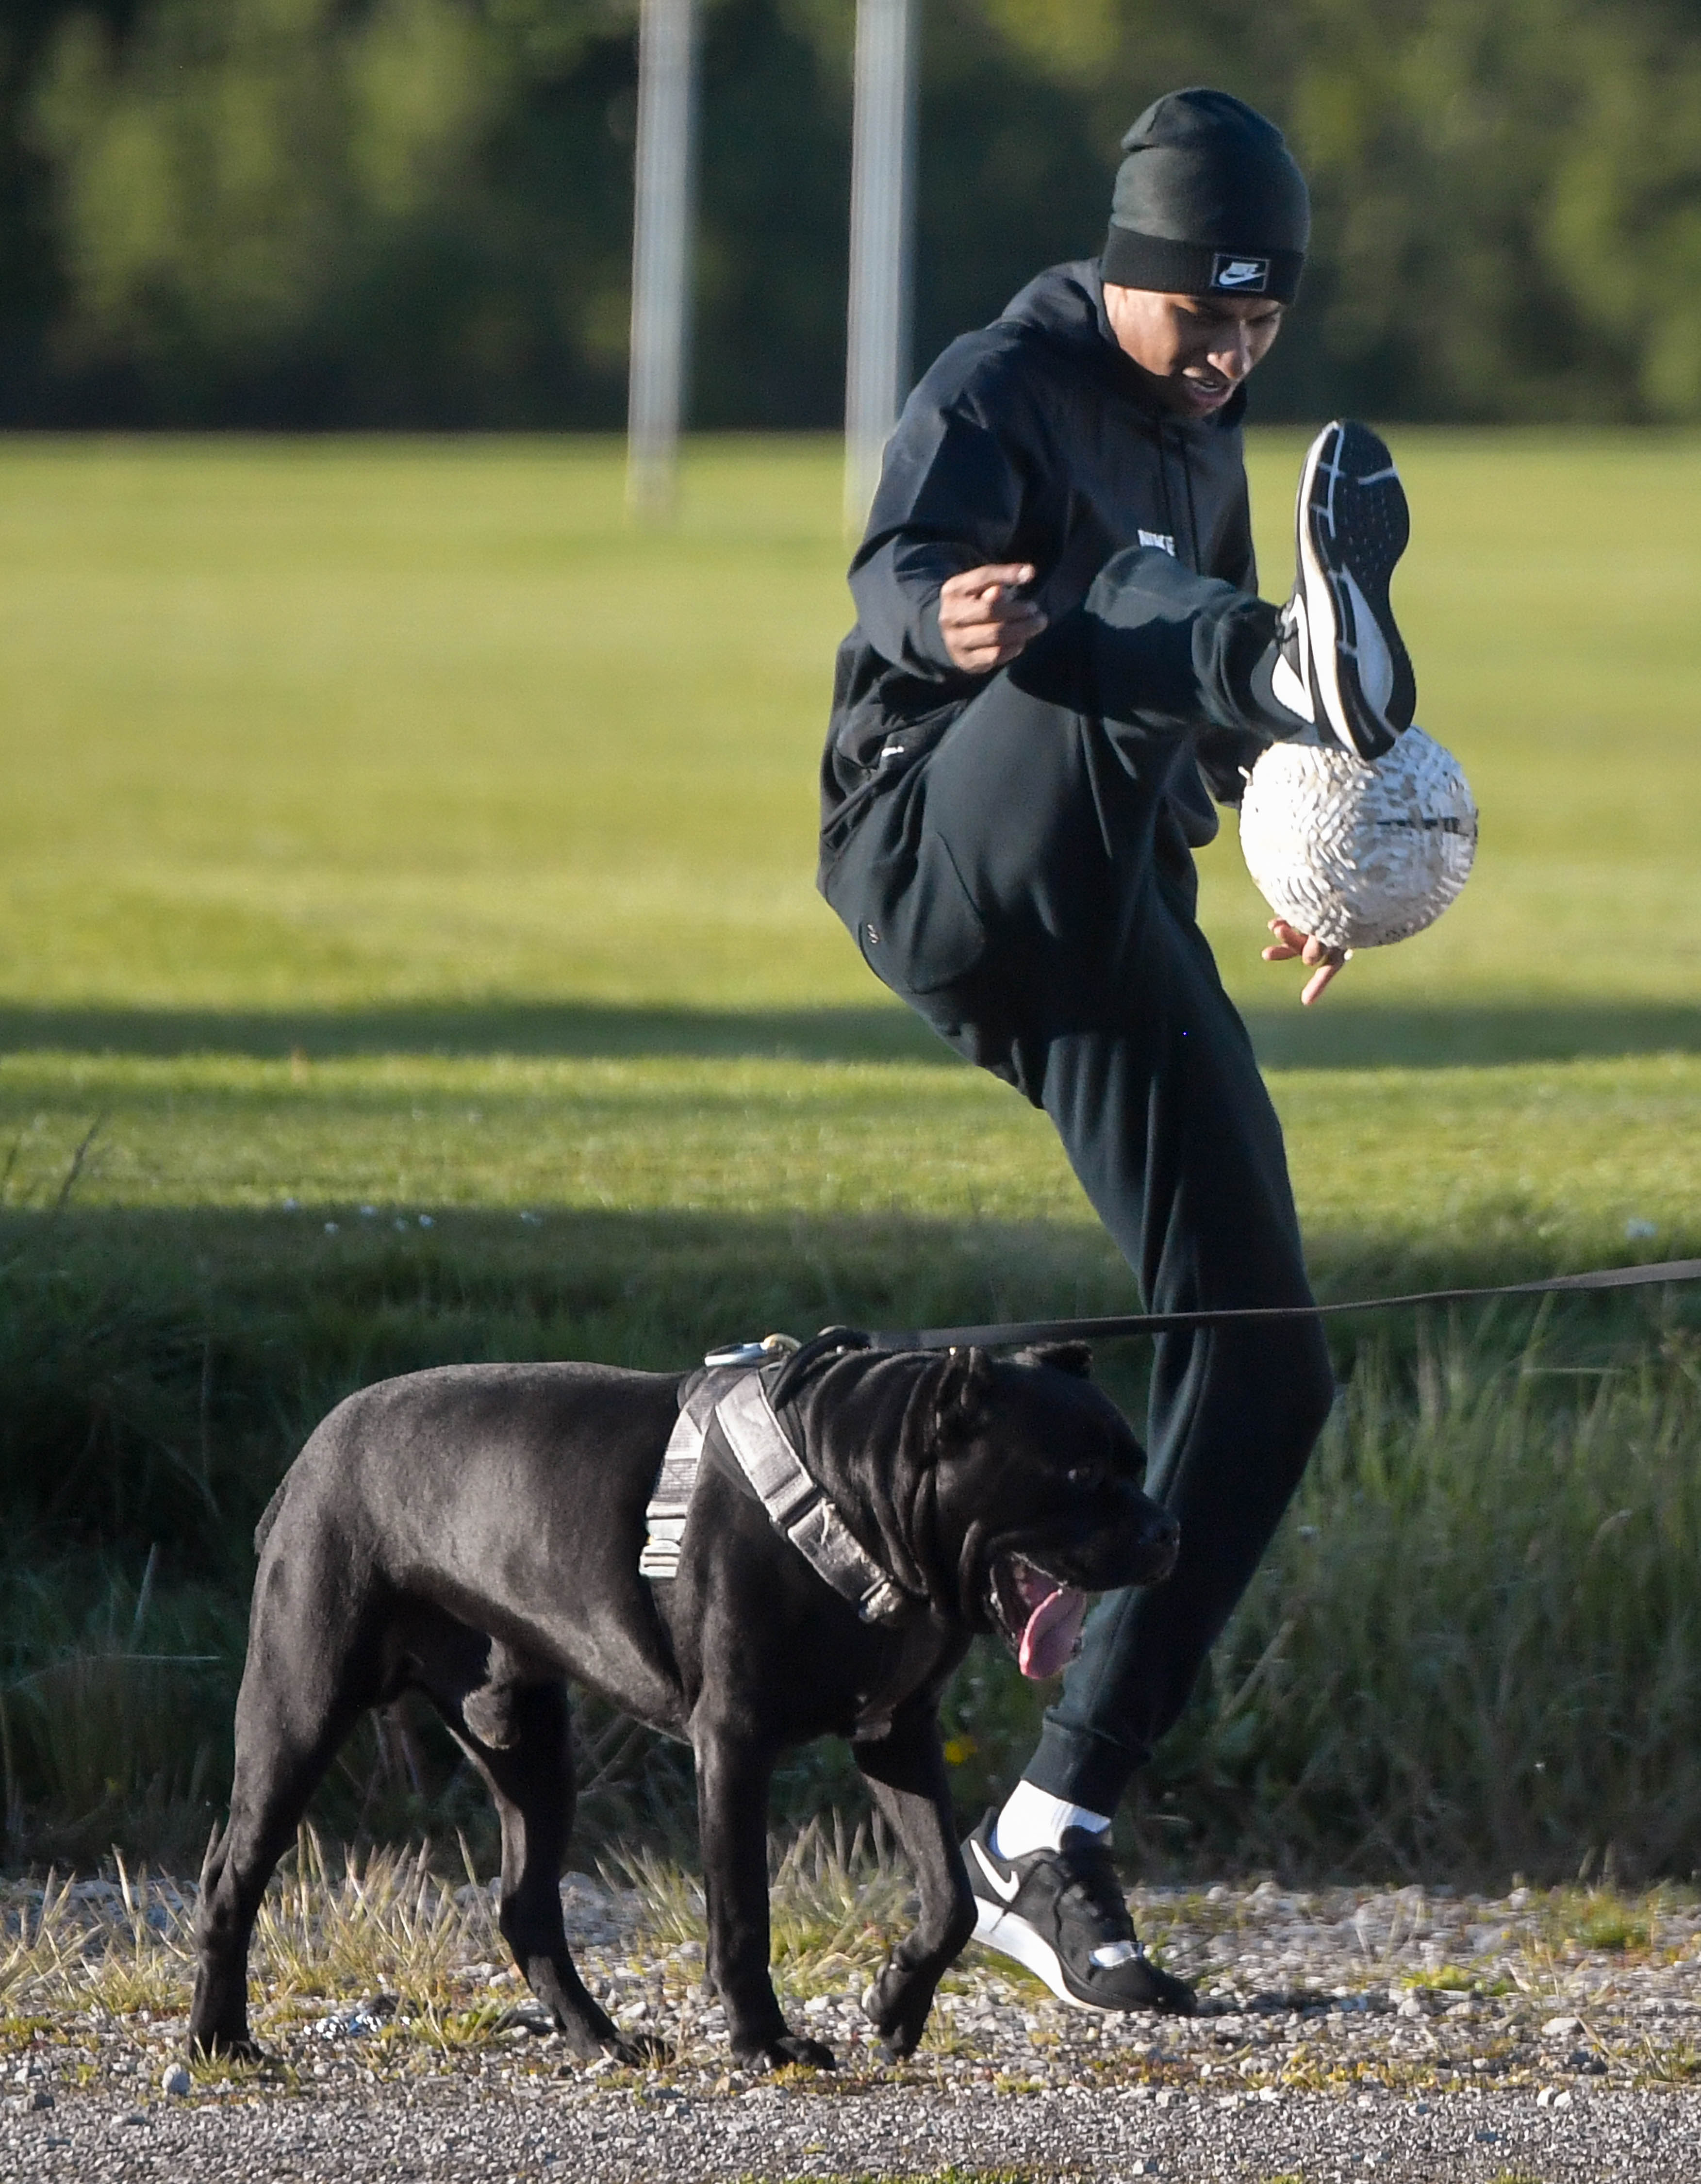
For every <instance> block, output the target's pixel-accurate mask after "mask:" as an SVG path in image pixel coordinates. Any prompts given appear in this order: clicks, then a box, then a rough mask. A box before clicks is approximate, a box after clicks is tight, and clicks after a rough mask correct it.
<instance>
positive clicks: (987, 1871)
mask: <svg viewBox="0 0 1701 2184" xmlns="http://www.w3.org/2000/svg"><path fill="white" fill-rule="evenodd" d="M969 1848H970V1849H971V1850H972V1851H973V1853H974V1856H975V1862H976V1864H978V1865H979V1868H980V1869H981V1871H982V1872H983V1873H984V1875H986V1877H987V1879H988V1880H990V1882H991V1883H992V1892H993V1894H994V1895H995V1896H996V1897H997V1898H998V1899H999V1901H1000V1903H1014V1901H1015V1900H1016V1892H1017V1890H1018V1888H1019V1887H1020V1886H1022V1877H1021V1875H1019V1874H1016V1873H1012V1875H1011V1876H1010V1878H1009V1880H1004V1879H1003V1878H1002V1877H1001V1875H1000V1874H999V1871H998V1869H997V1868H996V1866H995V1865H994V1864H993V1863H992V1860H991V1859H990V1858H989V1857H988V1856H987V1855H986V1853H985V1852H984V1850H983V1849H982V1848H981V1847H980V1845H979V1843H971V1844H970V1845H969Z"/></svg>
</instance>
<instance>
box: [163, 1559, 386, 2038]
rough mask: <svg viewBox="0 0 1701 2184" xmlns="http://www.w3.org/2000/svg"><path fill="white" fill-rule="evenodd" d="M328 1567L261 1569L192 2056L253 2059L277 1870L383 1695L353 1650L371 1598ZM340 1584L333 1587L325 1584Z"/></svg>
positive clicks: (199, 1944)
mask: <svg viewBox="0 0 1701 2184" xmlns="http://www.w3.org/2000/svg"><path fill="white" fill-rule="evenodd" d="M334 1560H335V1563H336V1566H335V1567H333V1568H314V1567H311V1566H309V1567H305V1568H304V1567H303V1566H302V1563H301V1560H300V1559H299V1558H295V1559H294V1560H293V1562H292V1564H291V1566H290V1567H289V1568H287V1570H284V1571H282V1572H280V1570H279V1568H278V1565H277V1563H276V1562H275V1563H273V1565H272V1567H271V1568H270V1570H269V1571H268V1570H267V1569H265V1568H262V1573H261V1580H260V1583H259V1585H257V1586H256V1589H255V1608H254V1617H253V1620H252V1624H251V1626H250V1630H249V1636H248V1661H247V1664H246V1666H245V1667H244V1669H243V1681H242V1689H241V1691H240V1692H239V1693H238V1695H237V1719H236V1771H235V1775H234V1776H233V1778H232V1780H231V1809H230V1817H229V1819H227V1820H226V1824H225V1826H224V1829H223V1830H222V1831H221V1833H220V1835H219V1836H217V1837H216V1838H215V1841H214V1842H213V1843H212V1844H211V1846H210V1847H209V1850H208V1853H207V1858H206V1862H205V1864H204V1866H203V1867H202V1869H201V1892H200V1903H199V1908H198V1911H197V1914H196V1919H195V1947H196V1970H195V1994H194V2000H193V2003H192V2006H191V2009H190V2014H189V2046H190V2049H191V2052H192V2053H194V2052H199V2053H203V2054H206V2055H237V2056H248V2057H253V2056H254V2055H257V2054H258V2053H259V2050H258V2048H256V2047H255V2045H254V2040H253V2037H252V2036H251V2035H250V2033H249V2031H248V1942H249V1940H250V1938H251V1937H252V1936H253V1932H254V1919H255V1916H256V1914H258V1912H259V1906H260V1899H261V1897H263V1896H264V1895H265V1886H266V1883H267V1881H268V1880H270V1878H271V1875H272V1871H273V1869H274V1868H275V1867H276V1864H277V1861H278V1859H279V1858H281V1857H282V1855H283V1853H284V1852H285V1851H286V1850H287V1848H288V1847H289V1846H290V1844H291V1843H292V1842H293V1841H294V1840H295V1835H296V1830H297V1829H298V1827H299V1825H300V1824H301V1819H302V1815H303V1814H304V1813H305V1811H306V1809H307V1804H308V1800H309V1799H310V1797H312V1795H313V1792H314V1791H315V1790H316V1789H317V1788H318V1786H319V1784H320V1782H321V1780H322V1779H323V1777H324V1775H325V1773H326V1769H327V1768H328V1767H329V1766H330V1764H331V1762H332V1758H334V1757H335V1755H336V1753H337V1748H338V1747H339V1746H340V1745H341V1744H342V1742H343V1739H344V1738H345V1737H346V1736H348V1734H349V1730H351V1729H352V1728H353V1727H354V1722H355V1720H356V1719H357V1718H358V1716H359V1715H360V1713H362V1712H363V1711H364V1710H365V1708H367V1707H368V1706H370V1705H371V1704H372V1703H373V1702H374V1701H375V1700H376V1698H377V1697H380V1696H381V1693H380V1691H379V1688H378V1681H377V1679H378V1676H379V1674H380V1671H379V1668H378V1663H377V1649H376V1647H363V1646H359V1645H357V1644H355V1643H353V1642H352V1637H351V1634H353V1633H354V1632H355V1631H356V1630H358V1629H359V1627H360V1624H361V1623H362V1621H363V1620H364V1619H365V1613H366V1609H367V1607H368V1606H369V1604H370V1603H369V1602H367V1601H366V1599H365V1597H364V1596H363V1595H362V1593H361V1591H360V1588H359V1587H358V1586H357V1585H354V1584H351V1583H349V1580H348V1572H347V1569H346V1566H345V1564H344V1562H343V1558H342V1557H336V1558H334ZM321 1579H326V1580H328V1579H335V1580H337V1584H336V1585H335V1586H332V1585H330V1584H328V1583H321V1582H320V1580H321Z"/></svg>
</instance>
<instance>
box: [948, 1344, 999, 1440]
mask: <svg viewBox="0 0 1701 2184" xmlns="http://www.w3.org/2000/svg"><path fill="white" fill-rule="evenodd" d="M991 1394H992V1360H991V1358H990V1357H989V1356H988V1354H987V1352H986V1351H984V1350H952V1351H947V1353H946V1356H945V1364H944V1367H943V1368H942V1369H941V1371H940V1376H939V1382H938V1385H937V1386H936V1387H935V1388H934V1429H935V1431H936V1432H937V1433H938V1435H939V1436H940V1439H941V1440H954V1439H956V1437H957V1436H959V1435H963V1434H971V1433H973V1431H974V1429H975V1428H976V1427H977V1426H978V1425H979V1424H981V1423H982V1421H983V1420H984V1418H985V1416H986V1407H987V1403H988V1401H989V1400H990V1396H991Z"/></svg>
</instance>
